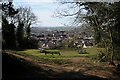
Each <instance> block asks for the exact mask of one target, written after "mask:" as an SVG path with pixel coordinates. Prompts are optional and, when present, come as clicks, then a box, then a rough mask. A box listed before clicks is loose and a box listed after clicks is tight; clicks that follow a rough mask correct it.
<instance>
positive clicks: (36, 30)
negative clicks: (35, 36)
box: [31, 26, 75, 33]
mask: <svg viewBox="0 0 120 80" xmlns="http://www.w3.org/2000/svg"><path fill="white" fill-rule="evenodd" d="M73 29H75V27H63V26H60V27H59V26H57V27H32V28H31V32H33V33H39V32H42V31H70V30H73Z"/></svg>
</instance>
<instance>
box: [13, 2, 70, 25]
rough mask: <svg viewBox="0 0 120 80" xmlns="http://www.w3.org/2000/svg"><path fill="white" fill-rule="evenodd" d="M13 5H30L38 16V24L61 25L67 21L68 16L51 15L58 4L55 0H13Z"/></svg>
mask: <svg viewBox="0 0 120 80" xmlns="http://www.w3.org/2000/svg"><path fill="white" fill-rule="evenodd" d="M13 4H14V6H15V7H19V6H23V7H25V6H28V7H29V6H30V7H31V8H32V11H33V12H34V13H35V15H36V16H37V18H38V21H40V22H38V23H37V24H38V25H40V26H63V24H65V23H69V21H68V18H62V19H61V18H58V17H53V15H54V14H55V11H56V9H58V7H59V6H60V5H59V4H58V3H56V2H55V0H13Z"/></svg>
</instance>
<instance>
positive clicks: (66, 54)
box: [16, 48, 104, 64]
mask: <svg viewBox="0 0 120 80" xmlns="http://www.w3.org/2000/svg"><path fill="white" fill-rule="evenodd" d="M85 50H86V51H87V52H88V54H79V53H78V51H77V50H47V51H49V52H53V51H54V52H59V51H60V52H61V55H60V56H59V55H58V54H54V55H52V54H47V55H45V54H44V53H40V52H39V51H38V50H37V49H28V50H25V51H16V53H17V54H19V55H22V56H25V57H30V58H32V59H34V60H35V61H42V62H48V63H56V64H64V63H67V60H68V59H71V58H75V57H91V56H94V55H96V54H97V53H98V52H99V51H101V50H102V51H104V49H102V48H87V49H85Z"/></svg>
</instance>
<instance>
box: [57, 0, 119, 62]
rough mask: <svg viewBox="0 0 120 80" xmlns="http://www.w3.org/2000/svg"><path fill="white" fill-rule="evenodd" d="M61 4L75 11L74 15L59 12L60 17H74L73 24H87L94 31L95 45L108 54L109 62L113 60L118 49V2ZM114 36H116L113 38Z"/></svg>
mask: <svg viewBox="0 0 120 80" xmlns="http://www.w3.org/2000/svg"><path fill="white" fill-rule="evenodd" d="M62 4H71V5H72V6H73V5H75V7H74V6H73V7H72V8H70V9H75V8H76V7H77V9H76V11H74V13H70V12H68V10H67V11H63V12H59V13H58V14H60V16H65V17H66V16H75V20H74V21H75V22H77V23H78V24H79V23H81V22H82V23H83V22H85V23H87V24H89V25H90V26H91V27H93V29H94V38H95V41H96V45H97V44H98V43H101V44H102V45H103V46H104V47H105V48H106V52H107V53H109V56H111V57H110V60H111V61H113V58H115V55H116V54H115V50H116V49H117V48H119V45H118V44H117V42H119V41H118V39H119V38H120V36H119V34H120V32H119V27H118V25H119V24H120V22H119V20H120V19H119V18H118V17H119V13H120V11H119V10H120V8H119V7H120V2H117V3H114V2H113V3H109V2H105V3H100V2H64V1H63V2H62ZM115 34H116V36H114V35H115ZM119 52H120V51H119Z"/></svg>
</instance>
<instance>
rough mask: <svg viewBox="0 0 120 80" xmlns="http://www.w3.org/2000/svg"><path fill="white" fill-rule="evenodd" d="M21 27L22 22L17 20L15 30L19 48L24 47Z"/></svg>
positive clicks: (22, 25)
mask: <svg viewBox="0 0 120 80" xmlns="http://www.w3.org/2000/svg"><path fill="white" fill-rule="evenodd" d="M23 27H24V24H23V22H19V24H18V27H17V32H16V37H17V43H18V47H19V48H25V41H24V31H23V30H24V29H23Z"/></svg>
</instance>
